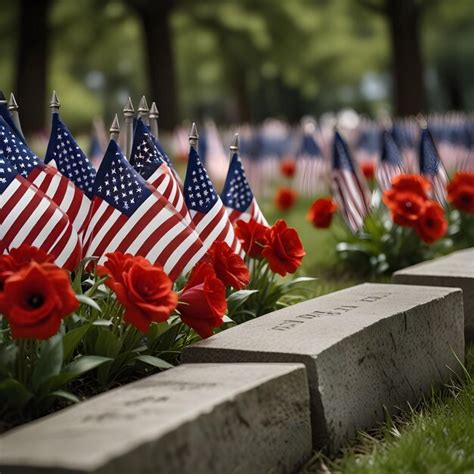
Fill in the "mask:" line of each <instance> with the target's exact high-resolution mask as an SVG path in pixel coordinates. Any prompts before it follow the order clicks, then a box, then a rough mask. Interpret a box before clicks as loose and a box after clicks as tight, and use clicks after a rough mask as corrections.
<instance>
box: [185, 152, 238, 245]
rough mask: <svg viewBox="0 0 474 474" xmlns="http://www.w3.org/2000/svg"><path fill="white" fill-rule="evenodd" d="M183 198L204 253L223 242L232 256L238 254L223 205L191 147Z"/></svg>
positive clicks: (236, 243) (233, 234) (235, 240)
mask: <svg viewBox="0 0 474 474" xmlns="http://www.w3.org/2000/svg"><path fill="white" fill-rule="evenodd" d="M184 198H185V200H186V205H187V207H188V209H189V214H190V215H191V219H192V222H193V224H194V226H195V229H196V232H197V234H198V235H199V237H200V239H201V240H202V242H203V244H204V247H205V248H206V249H208V248H209V247H210V246H211V245H212V244H213V243H214V242H215V241H218V240H219V241H224V242H226V243H227V244H228V245H229V247H230V248H231V249H232V250H233V251H234V252H235V253H237V254H242V252H243V251H242V247H241V245H240V242H239V240H238V239H237V237H236V236H235V233H234V229H233V227H232V224H231V222H230V220H229V216H228V214H227V212H226V210H225V207H224V204H223V203H222V201H221V199H220V197H219V196H218V194H217V193H216V191H215V189H214V186H213V184H212V182H211V180H210V179H209V176H208V174H207V171H206V169H205V168H204V166H203V164H202V163H201V160H200V159H199V155H198V153H197V151H196V150H195V149H194V147H193V146H191V147H190V150H189V158H188V167H187V170H186V178H185V180H184Z"/></svg>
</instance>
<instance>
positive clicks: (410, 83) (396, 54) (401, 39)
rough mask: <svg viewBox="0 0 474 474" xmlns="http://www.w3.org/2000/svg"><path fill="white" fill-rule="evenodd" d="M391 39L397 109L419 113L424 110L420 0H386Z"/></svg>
mask: <svg viewBox="0 0 474 474" xmlns="http://www.w3.org/2000/svg"><path fill="white" fill-rule="evenodd" d="M386 8H387V20H388V23H389V27H390V36H391V43H392V77H393V94H394V105H395V113H396V114H397V115H399V116H404V115H416V114H417V113H420V112H423V111H424V110H425V86H424V79H423V61H422V56H421V40H420V22H421V9H420V6H419V4H418V2H417V0H386Z"/></svg>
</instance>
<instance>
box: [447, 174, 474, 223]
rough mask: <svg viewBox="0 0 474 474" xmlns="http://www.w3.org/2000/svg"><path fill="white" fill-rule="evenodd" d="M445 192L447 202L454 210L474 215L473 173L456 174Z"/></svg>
mask: <svg viewBox="0 0 474 474" xmlns="http://www.w3.org/2000/svg"><path fill="white" fill-rule="evenodd" d="M447 190H448V201H449V202H450V203H451V204H452V205H453V206H454V207H455V208H456V209H459V210H460V211H463V212H468V213H469V214H474V173H472V172H471V173H469V172H465V173H461V172H457V173H456V174H455V175H454V178H453V179H452V181H451V182H450V183H449V184H448V186H447Z"/></svg>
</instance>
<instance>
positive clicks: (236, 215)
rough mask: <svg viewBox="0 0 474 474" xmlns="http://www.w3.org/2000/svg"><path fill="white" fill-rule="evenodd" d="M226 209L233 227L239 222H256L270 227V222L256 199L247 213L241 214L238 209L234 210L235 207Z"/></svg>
mask: <svg viewBox="0 0 474 474" xmlns="http://www.w3.org/2000/svg"><path fill="white" fill-rule="evenodd" d="M226 209H227V213H228V214H229V220H230V222H231V223H232V225H235V224H236V223H237V221H244V222H250V221H251V220H254V221H257V222H258V223H259V224H262V225H264V226H267V227H268V222H267V220H266V219H265V216H264V215H263V212H262V211H261V210H260V207H259V206H258V203H257V200H256V199H255V198H253V200H252V204H250V206H249V208H248V209H247V210H246V211H245V212H240V211H239V210H238V209H234V208H233V207H226Z"/></svg>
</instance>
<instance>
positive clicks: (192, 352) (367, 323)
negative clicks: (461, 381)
mask: <svg viewBox="0 0 474 474" xmlns="http://www.w3.org/2000/svg"><path fill="white" fill-rule="evenodd" d="M463 327H464V319H463V309H462V294H461V291H460V290H458V289H452V288H435V287H421V286H407V285H391V284H363V285H359V286H355V287H352V288H347V289H345V290H342V291H337V292H335V293H331V294H328V295H325V296H322V297H319V298H315V299H313V300H309V301H306V302H303V303H300V304H297V305H294V306H291V307H288V308H285V309H282V310H279V311H276V312H273V313H270V314H267V315H264V316H262V317H260V318H257V319H255V320H252V321H249V322H247V323H245V324H241V325H239V326H236V327H233V328H230V329H227V330H226V331H223V332H221V333H219V334H217V335H215V336H212V337H211V338H209V339H207V340H205V341H201V342H198V343H197V344H194V345H192V346H189V347H188V348H186V349H185V351H184V354H183V358H184V361H185V362H210V361H213V362H303V363H304V364H305V365H306V370H307V375H308V381H309V389H310V395H311V417H312V426H313V443H314V446H315V447H317V448H326V449H328V450H330V451H332V450H336V449H338V448H339V447H340V446H341V444H342V443H343V442H344V441H345V440H346V439H348V438H350V437H353V436H354V435H355V433H356V431H357V430H362V429H367V428H371V427H374V426H375V425H376V424H377V422H379V421H383V420H384V419H385V413H384V407H386V408H387V410H388V411H389V412H392V413H393V412H394V411H395V410H396V409H397V407H406V404H407V403H408V402H409V403H412V404H413V403H416V402H417V401H418V400H419V399H420V397H421V395H422V394H427V393H429V392H430V390H431V387H432V386H433V385H438V384H442V383H444V382H447V381H448V380H449V379H450V377H451V376H452V375H453V372H452V371H455V372H457V373H459V374H461V373H462V370H461V367H460V364H459V361H458V359H457V358H459V360H461V361H463V359H464V333H463Z"/></svg>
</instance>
